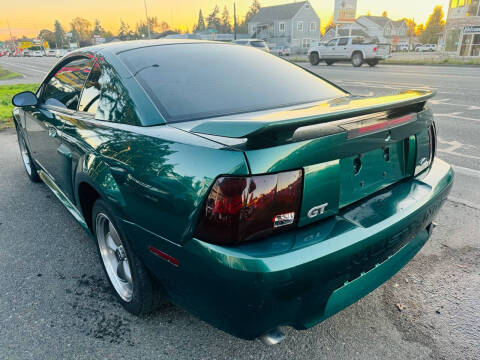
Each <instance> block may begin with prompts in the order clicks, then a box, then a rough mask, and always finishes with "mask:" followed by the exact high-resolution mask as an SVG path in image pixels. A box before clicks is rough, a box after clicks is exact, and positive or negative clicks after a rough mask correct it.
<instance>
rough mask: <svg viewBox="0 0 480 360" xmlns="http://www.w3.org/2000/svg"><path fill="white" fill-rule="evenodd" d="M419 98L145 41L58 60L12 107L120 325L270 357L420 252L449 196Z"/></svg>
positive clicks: (199, 47) (429, 115) (27, 159)
mask: <svg viewBox="0 0 480 360" xmlns="http://www.w3.org/2000/svg"><path fill="white" fill-rule="evenodd" d="M219 58H221V59H222V61H221V63H220V66H206V64H218V59H219ZM284 89H288V91H284ZM433 95H434V93H432V92H429V91H426V90H412V91H403V92H399V93H398V94H388V95H378V96H372V97H365V96H355V95H351V94H350V93H347V92H345V91H344V90H342V89H340V88H338V87H336V86H335V85H334V84H332V83H330V82H327V81H326V80H324V79H322V78H320V77H319V76H317V75H315V74H313V73H311V72H309V71H306V70H304V69H302V68H301V67H298V66H296V65H294V64H291V63H290V62H288V61H285V60H283V59H280V58H278V57H276V56H272V55H271V54H267V53H265V52H262V51H256V50H255V49H252V48H251V47H247V46H234V45H231V44H227V43H218V42H195V41H189V42H185V41H178V40H177V42H175V41H168V40H156V41H133V42H121V43H110V44H105V45H101V46H100V47H90V48H83V49H79V50H77V51H74V52H72V53H71V54H68V55H67V56H66V57H65V58H63V59H62V60H61V61H59V62H58V63H57V65H55V66H54V67H53V68H52V69H51V71H50V72H49V73H48V74H47V76H46V78H45V80H44V81H43V83H42V84H41V85H40V86H39V88H38V90H37V92H36V93H32V92H23V93H19V94H17V95H15V97H14V98H13V99H12V102H13V104H14V105H15V106H16V107H15V108H14V110H13V119H14V121H15V126H16V129H17V134H18V141H19V145H20V151H21V158H22V160H23V165H24V167H25V170H26V174H27V176H28V177H29V178H30V179H31V180H32V181H40V180H42V181H43V183H44V184H45V185H47V187H49V188H50V189H51V190H52V191H53V193H54V194H55V195H56V196H57V197H58V198H59V199H60V201H61V202H62V203H63V204H64V205H65V206H66V208H67V209H68V211H70V212H71V213H72V214H73V216H74V217H75V219H76V220H77V221H78V222H79V223H80V224H81V226H82V227H83V228H84V229H85V230H86V231H87V233H88V234H89V235H90V236H91V237H92V239H93V240H94V241H95V242H96V245H97V248H98V254H99V260H100V262H101V264H102V266H103V269H104V271H105V274H106V277H107V279H108V281H109V283H110V285H111V288H112V290H113V292H114V294H115V296H116V298H117V299H118V301H119V302H120V303H121V304H122V305H123V307H124V308H125V309H126V310H127V311H129V312H131V313H133V314H142V313H145V312H148V311H151V310H153V309H155V308H156V307H157V306H158V305H159V304H160V303H161V302H163V301H165V299H168V300H170V301H171V302H173V303H174V304H176V305H178V306H180V307H183V308H185V309H188V310H189V311H191V312H192V313H194V314H196V315H197V316H198V317H200V318H201V319H203V320H205V321H206V322H208V323H210V324H212V325H214V326H216V327H218V328H220V329H222V330H224V331H226V332H229V333H231V334H233V335H235V336H238V337H241V338H244V339H255V338H258V337H260V338H261V339H262V340H263V341H264V342H266V343H269V344H272V343H276V342H278V341H279V340H281V338H282V333H281V331H280V330H279V328H278V327H279V326H285V325H288V326H293V327H294V328H296V329H305V328H309V327H312V326H314V325H315V324H318V323H319V322H321V321H323V320H324V319H326V318H328V317H329V316H332V315H333V314H335V313H336V312H338V311H340V310H341V309H343V308H345V307H347V306H349V305H350V304H352V303H354V302H355V301H357V300H358V299H360V298H361V297H363V296H365V295H366V294H367V293H369V292H370V291H372V290H374V289H375V288H377V287H378V286H380V285H381V284H382V283H384V282H385V281H386V280H387V279H389V278H390V277H391V276H392V275H394V274H395V273H396V272H397V271H399V270H400V269H401V268H402V267H403V266H404V265H405V264H407V263H408V262H409V261H410V260H411V259H412V257H413V256H414V255H415V254H416V253H417V252H418V251H419V250H420V249H421V248H422V246H423V245H424V244H425V243H426V241H427V240H428V238H429V237H430V234H431V232H432V230H433V226H432V222H433V220H434V218H435V216H436V214H437V213H438V211H439V209H440V207H441V206H442V203H443V202H444V201H445V199H446V198H447V195H448V193H449V191H450V188H451V186H452V183H453V171H452V168H451V167H450V165H448V164H447V163H446V162H444V161H443V160H441V159H438V158H436V157H435V150H436V146H437V140H436V132H435V124H434V119H433V112H432V110H431V109H430V107H429V106H426V103H427V101H428V100H429V99H430V98H432V96H433ZM32 201H33V200H32ZM28 206H30V205H28ZM32 206H34V204H33V203H32ZM45 219H46V221H54V219H48V216H45ZM57 225H58V224H57ZM70 231H74V230H70ZM67 241H68V239H67ZM45 245H47V244H43V245H42V246H45ZM86 254H88V252H85V253H79V254H76V255H75V256H77V257H78V256H87V255H86ZM50 261H55V259H50ZM419 261H421V259H420V260H419Z"/></svg>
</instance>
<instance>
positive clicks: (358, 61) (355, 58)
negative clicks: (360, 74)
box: [352, 52, 363, 67]
mask: <svg viewBox="0 0 480 360" xmlns="http://www.w3.org/2000/svg"><path fill="white" fill-rule="evenodd" d="M352 65H353V67H360V66H362V65H363V55H362V53H360V52H356V53H354V54H353V55H352Z"/></svg>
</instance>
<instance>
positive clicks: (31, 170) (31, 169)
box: [16, 126, 42, 183]
mask: <svg viewBox="0 0 480 360" xmlns="http://www.w3.org/2000/svg"><path fill="white" fill-rule="evenodd" d="M16 129H17V139H18V146H19V148H20V156H21V158H22V162H23V168H24V169H25V172H26V173H27V175H28V177H29V179H30V180H31V181H32V182H35V183H38V182H40V181H42V180H41V179H40V176H38V172H37V167H36V166H35V162H34V161H33V159H32V156H31V155H30V150H29V149H28V146H27V142H26V141H25V138H24V137H23V133H22V132H21V130H20V129H19V128H18V126H16Z"/></svg>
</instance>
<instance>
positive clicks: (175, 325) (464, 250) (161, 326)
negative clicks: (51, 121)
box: [0, 58, 480, 359]
mask: <svg viewBox="0 0 480 360" xmlns="http://www.w3.org/2000/svg"><path fill="white" fill-rule="evenodd" d="M55 61H56V59H49V58H0V66H2V67H5V68H9V69H11V70H14V71H17V72H21V73H22V74H24V77H23V78H22V79H17V82H18V81H19V80H20V81H22V82H38V81H40V80H41V79H42V78H43V76H44V73H45V71H46V70H47V69H48V68H49V67H50V66H51V65H52V63H54V62H55ZM302 65H303V66H305V67H307V68H308V69H309V70H313V71H315V72H317V73H319V74H320V75H321V76H324V77H325V78H327V79H328V80H331V81H333V82H335V83H337V84H338V85H340V86H341V87H343V88H345V89H346V90H348V91H350V92H352V93H357V94H363V95H373V94H378V93H388V92H391V91H394V90H395V89H397V88H403V89H405V88H424V89H425V88H427V89H436V90H437V91H438V95H437V96H436V98H435V100H434V101H432V102H431V106H432V108H433V110H434V113H435V114H436V121H437V127H438V133H439V140H440V148H439V152H438V156H439V157H441V158H443V159H444V160H447V161H448V162H450V163H452V164H453V165H454V166H455V170H456V183H455V185H454V188H453V190H452V193H451V196H450V198H449V201H447V202H446V204H445V206H444V207H443V209H442V210H441V212H440V214H439V215H438V217H437V219H436V224H437V226H436V228H435V230H434V233H433V236H432V239H431V240H430V241H429V242H428V243H427V245H426V246H425V247H424V248H423V249H422V251H421V252H420V253H419V254H418V255H417V256H416V257H415V258H414V259H413V260H412V261H411V262H410V263H409V264H408V265H407V266H406V267H405V268H404V269H402V270H401V271H400V272H399V273H398V274H397V275H396V276H394V277H393V278H392V279H391V280H390V281H388V282H387V283H386V284H384V285H383V286H381V287H380V288H379V289H377V290H375V291H374V292H372V293H371V294H369V295H368V296H366V297H365V298H363V299H362V300H360V301H359V302H357V303H356V304H354V305H352V306H351V307H349V308H348V309H346V310H344V311H342V312H340V313H339V314H337V315H335V316H333V317H332V318H330V319H328V320H326V321H325V322H323V323H321V324H320V325H318V326H315V327H314V328H312V329H310V330H307V331H296V330H292V329H289V328H284V331H285V333H286V334H287V338H286V339H285V341H284V342H282V343H281V344H279V345H277V346H274V347H266V346H264V345H263V344H261V343H260V342H259V341H253V342H249V341H243V340H239V339H236V338H234V337H232V336H229V335H227V334H225V333H223V332H222V331H220V330H217V329H215V328H213V327H211V326H209V325H208V324H206V323H204V322H202V321H200V320H198V319H197V318H196V317H194V316H193V315H191V314H189V313H188V312H186V311H184V310H182V309H179V308H177V307H175V306H170V307H167V308H164V309H161V310H158V311H157V312H155V313H153V314H151V315H148V316H145V317H140V318H137V317H134V316H131V315H130V314H128V313H126V312H125V311H123V309H122V308H121V307H120V306H119V305H118V304H117V303H116V302H115V301H114V298H113V296H112V294H111V293H110V291H109V289H108V286H107V282H106V279H105V277H104V274H103V272H102V269H101V267H100V264H99V260H98V256H97V254H96V249H95V245H94V243H93V242H92V241H91V240H90V239H89V238H88V237H87V236H86V235H85V233H84V232H83V230H82V229H81V227H80V226H79V225H78V224H77V223H76V222H75V220H74V219H73V217H72V216H71V215H70V214H69V213H68V211H67V210H66V209H64V208H63V206H62V205H61V204H60V202H59V201H58V200H57V199H56V198H55V196H54V195H53V194H52V193H51V192H50V191H49V190H48V189H47V188H46V187H45V186H44V185H43V184H32V183H31V182H30V181H29V180H28V178H27V176H26V175H25V172H24V170H23V165H22V164H21V159H20V154H19V151H18V145H17V142H16V137H15V133H14V131H12V130H6V131H2V132H0V274H1V275H2V276H1V277H0V289H1V291H0V359H55V358H59V359H60V358H68V359H136V358H142V359H323V358H325V359H385V358H388V359H407V358H413V359H478V358H480V298H479V294H480V238H479V234H478V233H479V229H480V226H479V225H480V191H479V190H480V103H479V99H480V68H469V67H429V66H394V65H388V66H387V65H385V66H382V65H380V66H378V67H376V68H369V67H363V68H360V69H354V68H352V67H351V66H349V65H335V66H332V67H327V66H325V65H321V66H316V67H311V66H310V65H307V64H302ZM42 71H43V73H42ZM3 83H4V82H3ZM0 84H2V82H1V81H0ZM399 307H400V308H403V310H402V311H400V310H399Z"/></svg>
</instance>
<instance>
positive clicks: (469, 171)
mask: <svg viewBox="0 0 480 360" xmlns="http://www.w3.org/2000/svg"><path fill="white" fill-rule="evenodd" d="M452 167H453V170H455V172H458V173H460V174H463V175H468V176H473V177H478V178H480V170H475V169H470V168H466V167H463V166H458V165H452Z"/></svg>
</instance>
